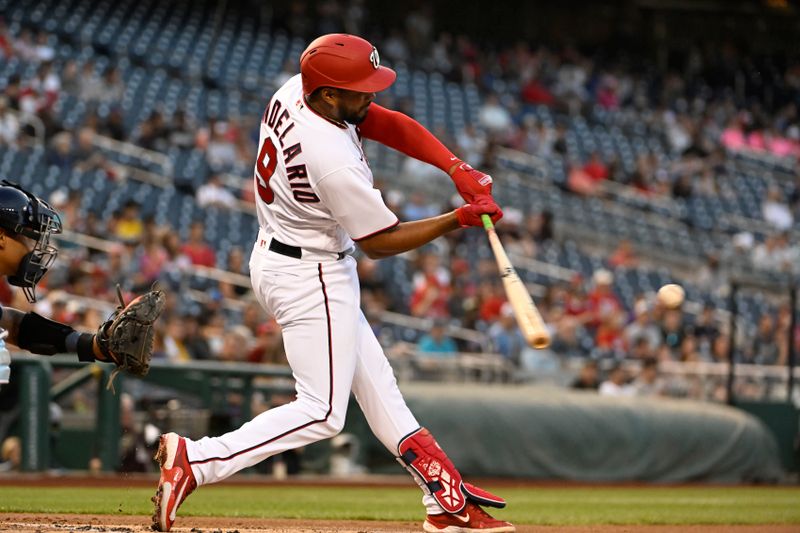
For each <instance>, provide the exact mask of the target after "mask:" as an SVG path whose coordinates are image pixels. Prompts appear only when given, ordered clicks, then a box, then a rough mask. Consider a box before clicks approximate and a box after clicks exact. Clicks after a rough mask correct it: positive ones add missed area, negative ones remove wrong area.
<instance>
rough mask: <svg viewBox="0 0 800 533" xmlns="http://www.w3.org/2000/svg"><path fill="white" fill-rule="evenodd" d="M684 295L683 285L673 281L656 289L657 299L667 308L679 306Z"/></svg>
mask: <svg viewBox="0 0 800 533" xmlns="http://www.w3.org/2000/svg"><path fill="white" fill-rule="evenodd" d="M685 296H686V293H685V292H684V291H683V287H681V286H680V285H677V284H675V283H669V284H667V285H664V286H663V287H661V288H660V289H658V301H659V302H661V305H663V306H664V307H666V308H667V309H675V308H677V307H680V305H681V304H682V303H683V299H684V297H685Z"/></svg>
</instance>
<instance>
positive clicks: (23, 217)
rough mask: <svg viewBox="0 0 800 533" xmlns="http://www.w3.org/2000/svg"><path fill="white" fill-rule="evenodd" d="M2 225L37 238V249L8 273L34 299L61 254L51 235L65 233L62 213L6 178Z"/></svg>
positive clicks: (0, 193)
mask: <svg viewBox="0 0 800 533" xmlns="http://www.w3.org/2000/svg"><path fill="white" fill-rule="evenodd" d="M0 227H2V228H5V229H6V230H8V231H9V232H12V233H13V234H15V235H22V236H24V237H28V238H29V239H32V240H33V241H34V246H33V249H32V250H31V251H30V252H29V253H28V254H26V255H25V256H24V257H23V258H22V259H21V260H20V262H19V266H18V267H17V272H16V273H15V274H14V275H13V276H9V277H8V282H9V283H10V284H11V285H15V286H17V287H22V291H23V292H24V293H25V298H27V299H28V302H30V303H33V302H35V301H36V284H37V283H38V282H39V280H40V279H42V276H44V275H45V273H47V269H48V268H50V265H52V264H53V261H55V259H56V256H57V255H58V250H57V249H56V247H55V246H53V245H52V244H51V243H50V235H51V234H56V233H61V217H59V216H58V213H56V211H55V209H53V208H52V207H50V204H48V203H47V202H45V201H44V200H42V199H40V198H37V197H36V196H34V195H33V194H31V193H29V192H28V191H26V190H25V189H23V188H22V187H20V186H19V185H17V184H16V183H11V182H10V181H6V180H2V181H1V182H0ZM11 237H12V238H13V237H14V235H11Z"/></svg>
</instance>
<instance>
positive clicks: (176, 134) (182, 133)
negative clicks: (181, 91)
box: [168, 109, 195, 150]
mask: <svg viewBox="0 0 800 533" xmlns="http://www.w3.org/2000/svg"><path fill="white" fill-rule="evenodd" d="M168 129H169V144H170V145H171V146H175V147H177V148H181V149H184V150H188V149H190V148H192V147H194V142H195V139H194V138H195V131H194V127H193V125H192V124H191V122H190V121H189V119H188V118H187V117H186V112H185V111H184V110H183V109H178V110H177V111H175V114H174V115H172V122H171V123H170V125H169V128H168Z"/></svg>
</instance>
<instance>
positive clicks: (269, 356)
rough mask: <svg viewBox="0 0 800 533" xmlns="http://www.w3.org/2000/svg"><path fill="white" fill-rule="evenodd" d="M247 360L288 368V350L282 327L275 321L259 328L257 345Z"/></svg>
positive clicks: (256, 339) (267, 322)
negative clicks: (284, 344) (284, 341)
mask: <svg viewBox="0 0 800 533" xmlns="http://www.w3.org/2000/svg"><path fill="white" fill-rule="evenodd" d="M247 360H248V361H250V362H251V363H265V364H270V365H283V366H287V365H288V364H289V363H288V361H287V360H286V350H285V348H284V346H283V335H282V334H281V327H280V326H279V325H278V323H277V322H276V321H275V319H270V320H267V321H266V322H264V323H262V324H260V325H259V326H258V331H257V332H256V338H255V343H254V345H253V348H252V349H251V350H250V353H249V354H248V355H247Z"/></svg>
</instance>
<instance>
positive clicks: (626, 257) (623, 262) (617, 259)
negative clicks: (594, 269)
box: [608, 239, 639, 268]
mask: <svg viewBox="0 0 800 533" xmlns="http://www.w3.org/2000/svg"><path fill="white" fill-rule="evenodd" d="M608 264H609V265H610V266H611V267H613V268H635V267H637V266H638V265H639V258H638V257H637V256H636V251H635V250H634V249H633V243H632V242H631V241H630V240H629V239H622V240H621V241H619V245H617V248H616V249H615V250H614V251H613V252H612V253H611V256H610V257H609V258H608Z"/></svg>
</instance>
